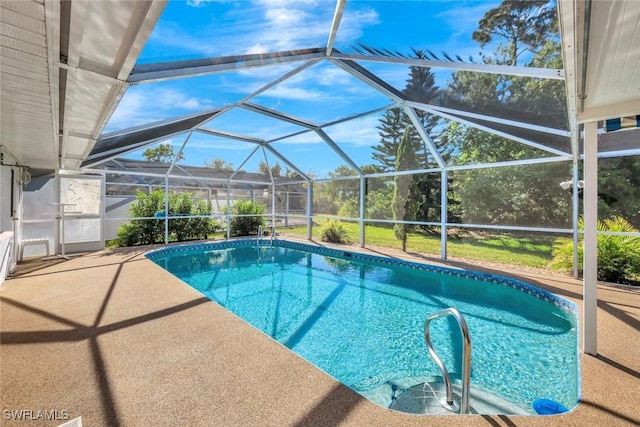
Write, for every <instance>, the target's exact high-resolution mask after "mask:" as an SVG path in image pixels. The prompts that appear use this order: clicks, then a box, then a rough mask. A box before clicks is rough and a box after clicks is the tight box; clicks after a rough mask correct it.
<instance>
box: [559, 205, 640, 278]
mask: <svg viewBox="0 0 640 427" xmlns="http://www.w3.org/2000/svg"><path fill="white" fill-rule="evenodd" d="M578 228H579V229H580V230H584V221H583V219H582V218H580V220H579V223H578ZM597 228H598V231H605V232H625V233H637V232H638V230H636V229H635V228H634V227H633V226H632V225H631V224H630V223H629V222H628V221H626V220H625V219H624V218H621V217H619V216H614V217H612V218H608V219H605V220H602V221H598V226H597ZM552 255H553V260H552V261H551V263H550V264H549V266H550V267H553V268H556V269H558V270H566V271H570V270H572V269H573V239H568V238H564V237H563V238H559V239H557V240H556V241H555V242H554V244H553V249H552ZM583 264H584V253H583V238H582V236H580V238H579V240H578V270H579V272H580V274H582V272H583ZM639 278H640V238H639V237H631V236H617V235H606V234H605V235H602V234H601V235H598V280H602V281H606V282H614V283H636V284H637V283H638V279H639Z"/></svg>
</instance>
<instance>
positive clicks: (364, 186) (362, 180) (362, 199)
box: [359, 176, 367, 248]
mask: <svg viewBox="0 0 640 427" xmlns="http://www.w3.org/2000/svg"><path fill="white" fill-rule="evenodd" d="M366 197H367V178H365V177H364V176H361V177H360V218H359V223H360V247H361V248H364V246H365V235H364V216H365V202H366Z"/></svg>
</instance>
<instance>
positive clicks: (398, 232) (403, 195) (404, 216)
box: [393, 127, 420, 252]
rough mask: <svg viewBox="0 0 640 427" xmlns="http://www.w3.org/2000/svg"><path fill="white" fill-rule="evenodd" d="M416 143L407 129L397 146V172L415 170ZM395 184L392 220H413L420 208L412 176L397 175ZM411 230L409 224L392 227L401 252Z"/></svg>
mask: <svg viewBox="0 0 640 427" xmlns="http://www.w3.org/2000/svg"><path fill="white" fill-rule="evenodd" d="M416 142H417V141H416V139H415V138H413V137H412V136H411V131H410V129H409V127H407V128H406V129H405V131H404V134H403V136H402V139H401V140H400V145H399V146H398V154H397V155H396V169H397V170H413V169H416V168H417V166H418V164H417V159H416V156H415V155H414V153H415V152H416V149H417V147H416V145H417V144H416ZM395 183H396V187H395V192H394V195H393V218H394V219H395V220H396V221H405V220H413V219H415V216H416V214H417V211H418V208H419V206H420V194H419V191H418V185H417V183H416V182H415V180H414V177H413V176H412V175H397V176H396V177H395ZM411 229H413V226H412V225H411V224H396V225H395V226H394V227H393V231H394V234H395V236H396V239H398V240H400V241H401V242H402V250H403V251H405V252H406V251H407V237H408V234H409V231H411Z"/></svg>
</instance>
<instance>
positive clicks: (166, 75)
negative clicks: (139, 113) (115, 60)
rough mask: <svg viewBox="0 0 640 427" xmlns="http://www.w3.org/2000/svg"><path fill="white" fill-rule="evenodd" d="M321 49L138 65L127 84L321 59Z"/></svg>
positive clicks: (322, 54) (323, 51)
mask: <svg viewBox="0 0 640 427" xmlns="http://www.w3.org/2000/svg"><path fill="white" fill-rule="evenodd" d="M324 54H325V49H323V48H311V49H298V50H288V51H283V52H272V53H253V54H247V55H235V56H223V57H219V58H205V59H192V60H187V61H175V62H160V63H155V64H142V65H138V66H136V67H134V69H133V71H132V72H131V74H130V75H129V77H128V79H127V82H129V83H147V82H152V81H159V80H169V79H176V78H181V77H189V76H201V75H205V74H213V73H220V72H226V71H237V70H244V69H248V68H256V67H266V66H268V65H278V64H285V63H288V62H295V61H305V60H310V59H314V58H323V57H324Z"/></svg>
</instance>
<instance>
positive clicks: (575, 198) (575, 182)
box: [571, 159, 580, 279]
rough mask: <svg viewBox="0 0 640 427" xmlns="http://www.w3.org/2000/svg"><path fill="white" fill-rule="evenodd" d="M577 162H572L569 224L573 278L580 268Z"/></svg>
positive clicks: (577, 274)
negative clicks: (571, 212)
mask: <svg viewBox="0 0 640 427" xmlns="http://www.w3.org/2000/svg"><path fill="white" fill-rule="evenodd" d="M579 180H580V177H579V176H578V160H577V159H574V160H573V197H572V198H571V200H572V203H573V209H572V211H573V215H572V217H571V223H572V224H573V278H574V279H577V278H578V277H579V270H580V266H579V265H578V263H579V258H578V242H579V241H580V230H578V216H579V211H580V197H579V196H578V191H579V189H578V181H579Z"/></svg>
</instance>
